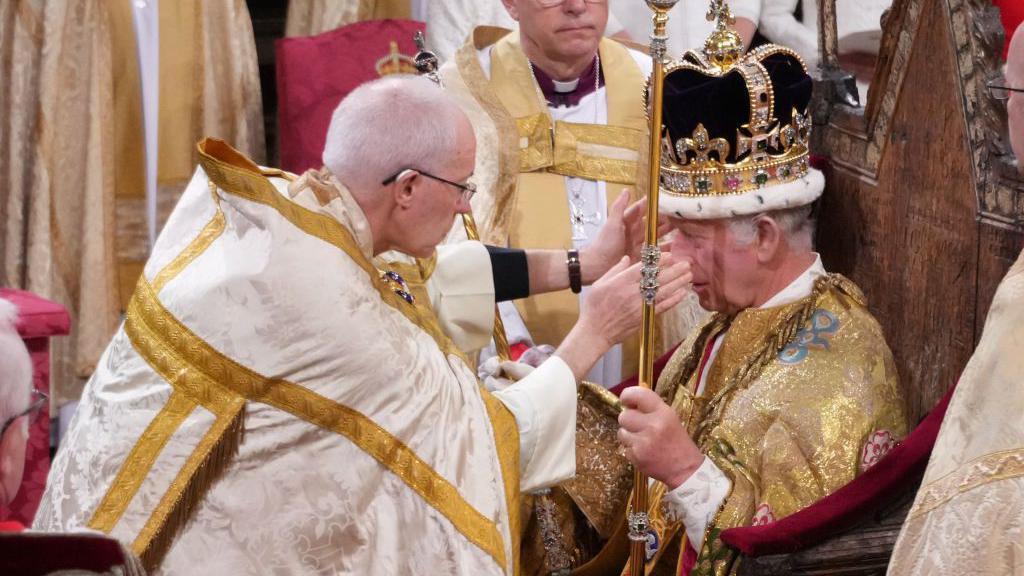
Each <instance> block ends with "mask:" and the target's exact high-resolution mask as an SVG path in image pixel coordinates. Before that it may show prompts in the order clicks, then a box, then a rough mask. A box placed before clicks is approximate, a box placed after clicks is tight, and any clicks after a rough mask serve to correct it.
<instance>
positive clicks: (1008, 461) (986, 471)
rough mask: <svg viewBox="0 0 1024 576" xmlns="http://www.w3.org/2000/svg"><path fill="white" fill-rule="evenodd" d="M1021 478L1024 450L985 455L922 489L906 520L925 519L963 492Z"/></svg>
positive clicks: (1023, 466)
mask: <svg viewBox="0 0 1024 576" xmlns="http://www.w3.org/2000/svg"><path fill="white" fill-rule="evenodd" d="M1021 476H1024V448H1018V449H1015V450H1006V451H1003V452H994V453H992V454H986V455H984V456H982V457H980V458H977V459H975V460H972V461H970V462H968V463H967V464H964V465H963V466H961V467H960V468H958V469H957V470H955V471H953V472H952V473H950V474H948V475H946V476H944V477H943V478H940V479H938V480H936V481H934V482H932V483H931V484H929V485H927V486H925V487H923V488H921V492H920V494H918V496H917V502H915V504H914V509H913V511H912V513H911V515H910V517H909V518H908V520H913V519H915V518H918V517H920V516H924V515H925V514H928V513H929V512H931V511H932V510H934V509H936V508H938V507H939V506H942V505H943V504H945V503H946V502H949V501H950V500H952V499H953V498H955V497H956V496H957V495H959V494H963V493H964V492H967V491H970V490H974V489H975V488H980V487H982V486H984V485H986V484H988V483H990V482H997V481H999V480H1006V479H1008V478H1018V477H1021Z"/></svg>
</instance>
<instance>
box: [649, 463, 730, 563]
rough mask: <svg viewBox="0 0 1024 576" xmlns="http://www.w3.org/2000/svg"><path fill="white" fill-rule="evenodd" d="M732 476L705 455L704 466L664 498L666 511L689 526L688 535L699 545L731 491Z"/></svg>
mask: <svg viewBox="0 0 1024 576" xmlns="http://www.w3.org/2000/svg"><path fill="white" fill-rule="evenodd" d="M731 488H732V480H730V479H729V477H728V476H726V475H725V472H722V471H721V470H720V469H719V468H718V466H716V465H715V463H714V462H712V461H711V459H710V458H704V462H703V463H702V464H701V465H700V468H698V469H697V471H696V472H694V473H693V476H690V477H689V478H687V479H686V482H683V483H682V484H680V485H679V486H678V487H677V488H676V489H675V490H670V491H668V492H666V493H665V498H664V499H663V500H662V502H663V503H664V505H665V513H666V515H667V516H668V517H669V518H670V519H672V520H675V521H677V522H682V523H683V526H685V527H686V537H687V538H688V539H689V540H690V542H691V543H693V547H694V548H699V547H700V545H701V542H703V541H704V532H706V531H707V528H708V524H709V523H710V522H711V520H712V519H713V518H714V516H715V513H716V512H718V508H719V507H720V506H721V505H722V502H724V501H725V498H726V496H728V495H729V490H730V489H731Z"/></svg>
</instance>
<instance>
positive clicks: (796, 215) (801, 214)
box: [729, 205, 814, 251]
mask: <svg viewBox="0 0 1024 576" xmlns="http://www.w3.org/2000/svg"><path fill="white" fill-rule="evenodd" d="M762 218H771V219H772V220H773V221H775V223H776V224H778V226H779V229H780V230H782V234H783V235H784V236H785V237H786V241H787V242H788V243H789V245H790V247H791V248H792V249H793V250H798V251H810V250H812V249H813V247H814V219H812V218H811V206H810V205H807V206H797V207H796V208H785V209H782V210H770V211H768V212H761V213H760V214H754V215H751V216H738V217H736V218H730V219H729V229H730V230H731V231H732V234H733V237H734V238H735V239H736V242H737V243H739V244H740V245H747V244H750V243H751V242H753V241H754V238H755V237H756V236H757V222H758V220H760V219H762Z"/></svg>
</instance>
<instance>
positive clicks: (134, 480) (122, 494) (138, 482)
mask: <svg viewBox="0 0 1024 576" xmlns="http://www.w3.org/2000/svg"><path fill="white" fill-rule="evenodd" d="M196 406H197V404H196V402H195V401H194V400H193V399H192V398H190V397H189V396H188V395H187V394H182V393H180V392H177V391H175V392H172V393H171V396H170V398H168V399H167V403H166V404H164V407H163V408H162V409H161V410H160V412H159V413H157V415H156V417H155V418H153V421H152V422H150V423H149V426H147V427H146V429H145V431H143V432H142V435H141V436H140V437H139V440H138V442H136V443H135V446H134V447H133V448H132V451H131V452H129V453H128V456H127V457H125V459H124V461H125V464H124V465H122V466H121V469H120V470H118V472H117V476H115V477H114V481H113V482H112V483H111V485H110V488H109V489H108V490H107V493H106V494H105V495H104V496H103V500H102V501H100V504H99V506H98V507H97V508H96V511H95V512H94V513H93V516H92V519H91V520H89V528H92V529H93V530H99V531H100V532H104V533H106V534H109V533H110V531H111V530H113V529H114V526H116V525H117V523H118V521H119V520H121V516H123V515H124V511H125V510H126V509H127V508H128V504H129V503H130V502H131V501H132V498H135V494H136V493H137V492H138V491H139V487H140V486H142V481H143V480H145V478H146V475H147V474H149V471H150V469H152V468H153V463H154V462H156V459H157V456H159V455H160V452H161V451H162V450H163V449H164V446H166V445H167V441H168V440H170V439H171V435H172V434H174V431H175V430H177V429H178V427H179V426H181V423H182V422H184V421H185V418H187V417H188V415H189V414H191V413H192V410H194V409H195V408H196Z"/></svg>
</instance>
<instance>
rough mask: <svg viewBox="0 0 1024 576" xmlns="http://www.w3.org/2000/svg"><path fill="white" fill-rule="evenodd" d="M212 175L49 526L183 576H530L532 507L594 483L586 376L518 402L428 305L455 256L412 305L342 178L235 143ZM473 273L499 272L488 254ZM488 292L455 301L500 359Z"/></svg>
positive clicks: (103, 369) (197, 186)
mask: <svg viewBox="0 0 1024 576" xmlns="http://www.w3.org/2000/svg"><path fill="white" fill-rule="evenodd" d="M200 158H201V169H200V170H198V171H197V173H196V175H195V177H194V178H193V181H192V183H191V185H190V186H189V187H188V189H187V190H186V192H185V194H184V196H183V198H182V200H181V202H180V204H179V206H178V207H177V208H176V209H175V211H174V212H173V214H172V215H171V217H170V219H169V221H168V223H167V226H166V228H165V229H164V232H163V233H162V234H161V237H160V239H159V241H158V242H157V245H156V247H155V249H154V252H153V256H152V257H151V258H150V260H149V262H148V263H147V266H146V268H145V271H144V275H143V277H142V278H141V279H140V281H139V285H138V288H137V290H136V293H135V296H134V297H133V299H132V302H131V306H130V307H129V311H128V314H127V318H126V320H125V322H124V324H123V326H122V328H121V329H120V330H119V331H118V332H117V334H116V336H115V337H114V339H113V341H112V342H111V344H110V346H109V347H108V349H107V350H106V352H105V354H104V355H103V359H102V360H101V362H100V364H99V366H98V368H97V371H96V374H95V376H94V377H93V378H92V380H91V381H90V383H89V385H88V386H87V388H86V391H85V394H84V396H83V400H82V404H81V407H80V408H79V410H78V413H77V414H76V416H75V419H74V421H73V422H72V424H71V428H70V431H69V433H68V436H67V439H66V440H65V442H64V444H63V445H62V449H61V451H60V454H59V455H58V457H57V460H56V462H55V464H54V467H53V471H52V473H51V476H50V479H49V485H48V487H47V491H46V494H45V495H44V497H43V502H42V505H41V507H40V510H39V513H38V515H37V519H36V524H35V528H36V529H40V530H47V531H66V530H73V529H77V528H81V527H88V528H92V529H95V530H100V531H102V532H105V533H109V534H111V535H112V536H114V537H116V538H118V539H120V540H122V541H123V542H125V543H127V544H130V545H131V546H132V548H133V550H134V551H135V552H136V553H138V554H140V555H141V556H142V558H143V559H144V561H145V562H146V563H147V564H148V565H149V566H150V567H153V566H159V568H158V570H157V571H158V573H164V574H200V573H205V574H268V573H288V574H349V573H351V574H411V573H421V572H422V571H423V570H424V569H425V568H429V570H430V571H431V572H436V573H445V574H513V573H514V572H515V571H516V569H517V562H518V535H519V526H518V511H519V503H518V494H519V490H520V488H522V489H524V490H534V489H537V488H542V487H544V486H546V485H550V484H553V483H556V482H559V481H562V480H564V479H566V478H568V477H571V475H572V474H573V471H574V460H575V459H574V457H573V447H572V446H573V435H572V430H573V425H574V418H573V417H572V416H571V415H573V414H575V394H576V389H575V382H574V381H573V378H572V374H571V372H570V371H569V369H568V367H567V366H565V364H564V363H563V362H562V361H561V360H558V359H553V361H548V362H547V363H545V364H544V365H543V366H541V367H540V368H538V369H537V370H536V371H535V372H534V373H533V374H531V375H530V376H529V377H528V378H527V380H531V379H532V380H531V381H532V382H533V383H534V385H533V388H530V387H529V386H522V384H524V383H525V382H526V381H525V380H524V381H522V382H520V383H519V384H517V385H515V386H512V387H510V388H509V389H508V390H510V391H511V394H510V395H508V396H505V397H503V399H502V400H500V401H499V399H498V398H497V397H496V396H492V395H490V394H488V393H487V392H486V391H484V390H483V389H482V388H481V386H480V385H479V382H478V381H477V379H476V377H475V375H474V373H473V370H472V369H471V368H470V367H469V366H468V365H467V363H466V358H465V356H464V354H463V353H462V352H461V351H460V350H459V348H458V347H457V346H456V345H455V344H454V343H453V342H452V341H451V340H450V339H449V338H448V337H447V336H446V335H445V332H443V331H442V325H441V324H440V323H439V322H438V320H437V316H436V315H435V314H434V311H433V310H432V308H431V306H430V304H429V303H428V302H427V300H428V299H429V298H431V294H430V289H431V286H432V284H430V282H431V278H433V277H434V276H437V277H443V276H444V270H446V269H447V268H448V266H447V264H446V256H445V253H444V252H439V255H438V257H437V259H436V261H431V262H424V263H421V266H420V271H421V272H422V273H423V275H424V276H431V278H428V279H427V281H428V286H427V288H428V289H427V290H424V289H422V286H416V287H414V288H413V291H414V292H415V293H416V294H418V295H419V296H420V297H419V298H417V299H416V300H415V303H414V304H410V303H409V302H407V301H406V300H405V299H403V298H402V297H401V296H400V295H399V294H397V293H396V286H395V285H394V283H392V282H388V281H385V280H384V279H383V278H382V276H381V273H380V270H379V269H378V266H383V263H381V262H379V261H371V258H370V250H371V246H372V238H371V236H370V231H369V228H368V224H367V222H366V220H365V217H364V216H363V215H362V212H361V210H360V209H359V207H358V205H357V204H355V202H354V201H353V200H352V199H351V197H350V196H349V194H348V192H347V191H346V190H344V189H343V187H341V186H340V184H338V183H337V181H336V180H325V179H323V178H317V177H316V175H314V176H311V177H308V178H307V177H303V178H301V179H300V180H299V181H296V182H292V183H291V189H290V190H289V179H291V177H290V176H289V175H286V174H282V173H279V172H276V171H274V172H270V173H268V172H266V171H264V172H263V173H261V171H260V169H259V168H258V167H257V166H256V165H255V164H252V163H251V162H250V161H249V160H248V159H246V158H244V157H243V156H241V155H240V154H238V153H237V152H235V151H234V150H232V149H230V148H229V147H227V146H226V145H224V144H223V143H221V142H219V141H204V142H203V143H201V145H200ZM325 181H326V182H328V183H329V184H330V185H325V184H324V182H325ZM458 249H459V247H452V248H451V250H458ZM467 259H468V260H469V261H471V266H465V261H466V260H467ZM455 260H456V263H458V262H463V266H464V267H467V268H469V269H474V268H475V269H476V270H477V274H476V276H480V274H479V270H480V269H481V267H487V266H489V264H488V261H487V255H486V251H485V250H484V249H483V248H482V246H480V245H479V244H476V243H467V244H465V245H464V246H463V251H462V253H461V254H460V255H459V256H458V258H456V259H455ZM456 267H458V266H456ZM484 269H486V268H484ZM432 270H433V273H432V274H431V272H432ZM484 276H485V277H486V278H485V280H484V285H483V288H482V289H477V288H473V286H477V287H479V286H480V283H479V280H478V279H470V280H469V281H468V283H467V284H466V285H468V286H469V287H470V288H469V289H466V290H463V291H462V294H464V295H466V296H467V297H468V298H467V299H463V298H461V297H460V296H461V294H460V289H459V286H455V288H453V289H452V290H451V292H450V294H451V295H453V297H452V298H447V299H448V300H453V301H454V302H456V303H458V302H463V303H466V302H469V303H470V304H469V306H468V307H469V308H475V309H476V310H477V311H478V313H477V316H479V317H480V318H481V321H480V325H481V326H480V328H479V329H478V330H476V332H478V333H479V335H478V336H477V338H478V339H479V338H481V337H482V338H483V340H484V341H486V338H487V335H488V334H489V331H490V329H491V328H490V325H489V324H488V323H487V321H486V318H488V317H489V316H490V315H491V314H492V310H493V286H490V282H491V281H490V278H489V276H490V275H489V274H485V275H484ZM435 288H436V287H435ZM440 289H441V290H445V288H444V287H443V286H442V287H440ZM450 294H449V292H447V291H445V292H444V295H445V296H446V297H447V296H449V295H450ZM481 294H483V295H484V296H487V294H490V296H489V297H486V298H483V303H482V304H480V300H481V298H480V295H481ZM456 308H457V309H461V308H464V307H461V306H456ZM457 313H458V310H455V311H454V312H453V314H457ZM464 325H467V326H468V325H469V324H464ZM462 336H464V337H465V336H467V335H466V334H462ZM534 374H538V375H537V376H534ZM540 392H543V393H544V394H543V395H541V394H540ZM503 394H505V392H503ZM506 404H507V406H508V407H506ZM548 405H551V406H552V409H550V410H548V408H547V406H548ZM513 414H515V417H513ZM566 415H569V416H568V417H566ZM520 419H522V421H525V422H529V424H528V425H527V426H524V425H523V423H522V422H520V421H519V420H520ZM520 429H522V434H521V433H520ZM521 437H531V438H533V440H532V441H531V442H532V444H530V445H526V444H521V443H520V441H521ZM521 446H523V449H522V450H521ZM533 447H537V448H538V449H537V450H536V453H534V450H533Z"/></svg>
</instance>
